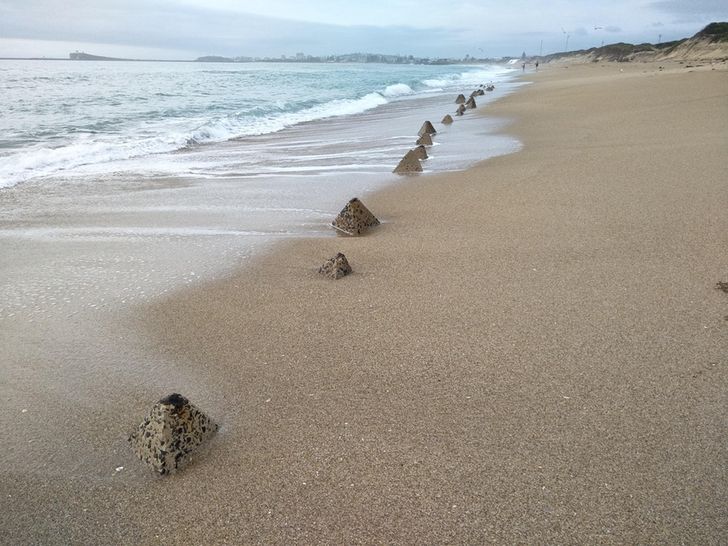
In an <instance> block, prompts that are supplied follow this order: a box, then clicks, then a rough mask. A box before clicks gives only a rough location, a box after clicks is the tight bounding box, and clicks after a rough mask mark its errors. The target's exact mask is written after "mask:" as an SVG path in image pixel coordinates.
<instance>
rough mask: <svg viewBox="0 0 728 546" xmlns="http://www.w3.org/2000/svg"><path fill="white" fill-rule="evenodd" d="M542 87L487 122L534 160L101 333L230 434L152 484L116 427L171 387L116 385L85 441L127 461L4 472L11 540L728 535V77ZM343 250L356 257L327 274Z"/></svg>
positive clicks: (454, 184)
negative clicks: (344, 272) (166, 369)
mask: <svg viewBox="0 0 728 546" xmlns="http://www.w3.org/2000/svg"><path fill="white" fill-rule="evenodd" d="M622 70H624V71H622ZM528 77H529V79H534V80H535V83H533V84H532V85H529V86H528V87H526V88H525V89H523V90H522V91H520V92H518V93H516V94H515V95H512V96H510V97H508V98H507V99H505V100H503V101H500V102H499V103H497V104H495V105H494V106H492V107H489V108H488V109H487V112H486V113H487V114H488V115H498V116H503V117H508V118H511V119H513V120H514V122H513V124H512V125H511V126H510V127H509V128H508V129H507V130H508V132H512V133H514V134H516V135H517V136H518V137H519V138H521V139H522V141H523V144H524V149H523V150H522V151H521V152H519V153H516V154H512V155H509V156H504V157H499V158H496V159H491V160H488V161H486V162H484V163H482V164H480V165H478V166H476V167H475V168H472V169H470V170H468V171H466V172H460V173H452V174H448V175H443V176H418V177H412V178H406V179H403V181H402V182H401V183H400V184H398V185H397V186H395V187H392V188H391V189H388V190H386V191H383V192H380V193H377V194H375V195H366V196H360V197H362V199H363V201H364V203H365V204H366V205H367V206H368V207H369V209H370V210H372V211H373V212H374V213H375V214H376V215H377V216H378V217H379V218H380V219H381V220H382V221H383V224H382V225H381V226H379V227H378V228H376V229H375V230H374V231H373V232H371V234H369V235H367V236H366V237H361V238H347V237H337V238H333V237H332V238H329V239H313V240H297V241H293V242H290V243H286V244H283V245H280V246H278V247H277V249H276V251H275V252H273V253H270V254H268V255H266V256H264V257H262V258H261V259H259V260H257V261H256V263H255V264H254V265H253V266H251V267H247V268H246V269H245V270H243V271H241V272H240V273H239V274H237V275H235V276H233V277H231V278H229V279H225V280H222V281H219V282H215V283H213V284H208V285H205V286H204V287H202V288H194V289H191V290H187V291H184V292H181V293H177V294H175V296H174V297H172V298H169V299H167V300H165V301H162V302H159V303H158V304H156V305H154V306H151V307H149V308H145V309H141V310H140V312H139V314H138V315H137V316H136V318H134V319H133V320H131V321H130V319H129V318H128V317H121V318H119V320H118V321H117V322H116V323H114V324H112V325H108V326H106V327H104V331H106V332H107V335H108V336H109V337H111V335H112V333H113V335H114V336H119V337H122V334H123V337H124V341H120V342H119V343H118V347H119V352H120V353H122V355H123V352H124V344H125V343H127V342H128V340H130V339H138V341H137V343H140V344H141V348H142V350H144V351H145V352H146V353H147V355H148V359H149V363H150V368H154V367H155V366H159V365H161V364H159V363H160V362H164V363H173V366H174V367H171V368H170V369H172V370H174V373H172V374H170V377H169V382H168V384H164V385H162V387H163V388H168V389H170V390H172V389H174V390H178V391H179V392H182V394H184V395H186V396H188V397H190V399H191V400H192V401H193V402H194V403H196V404H197V405H198V406H200V407H201V408H202V409H204V410H207V412H208V413H209V414H210V415H211V416H212V417H213V418H214V419H215V420H217V421H218V422H219V423H220V424H221V426H222V428H221V431H220V433H219V434H218V435H217V436H216V437H215V438H214V440H213V441H212V442H211V443H210V445H209V447H208V448H207V449H206V450H205V451H204V452H202V453H200V455H199V456H198V457H196V458H195V459H194V460H193V461H192V464H191V465H190V466H188V468H186V469H185V470H184V472H181V473H179V474H177V475H174V476H171V477H167V478H154V477H153V476H152V475H151V474H149V473H148V472H147V470H146V469H144V468H142V467H141V464H140V463H139V462H138V461H136V460H134V458H133V456H132V454H131V451H130V450H128V449H127V448H126V446H125V444H124V438H123V436H124V434H125V433H127V432H129V431H131V430H132V429H133V427H134V426H135V425H136V424H137V422H138V421H140V420H141V418H142V416H143V415H144V412H145V411H146V409H148V407H150V406H151V404H152V403H153V402H154V401H155V400H156V399H158V398H161V397H162V396H164V395H166V394H169V393H168V392H166V390H165V391H161V390H160V385H158V384H150V385H145V383H144V378H143V377H142V378H136V380H137V383H138V385H139V387H138V388H137V389H136V390H135V391H133V392H131V391H132V389H130V387H129V385H128V384H126V385H120V386H119V388H118V389H115V388H114V385H111V386H110V387H109V389H108V391H105V392H107V394H108V396H109V403H108V404H106V405H104V406H103V407H90V408H87V410H88V412H89V413H90V414H91V417H88V418H87V419H86V425H87V426H88V427H90V431H91V432H89V433H88V438H84V440H83V441H84V442H85V443H86V445H87V446H89V447H88V449H89V451H93V452H95V453H97V454H98V453H101V455H98V456H97V458H98V459H99V461H100V462H99V463H98V464H100V465H101V464H107V465H108V466H109V468H108V473H107V474H108V475H107V476H106V477H104V478H102V477H99V476H97V475H94V476H92V477H89V476H88V475H87V473H85V472H79V471H76V472H75V473H74V472H69V473H67V474H65V475H64V474H63V473H58V474H55V475H52V476H49V475H44V473H43V472H19V471H17V470H14V469H7V468H6V469H4V470H3V474H2V476H3V477H2V479H3V481H4V482H5V483H4V484H3V487H2V488H1V489H2V496H3V499H2V501H0V502H2V503H3V504H2V505H0V509H2V512H0V514H1V515H0V523H1V529H2V530H3V536H4V537H5V538H4V539H3V540H9V543H13V544H19V543H32V542H38V543H71V542H76V543H89V544H91V543H93V544H100V543H117V544H119V543H157V542H167V543H170V542H175V543H193V544H219V543H279V544H291V543H300V544H314V543H335V544H348V543H393V544H423V543H489V542H492V543H534V544H540V543H580V544H593V543H608V544H623V543H672V544H677V543H690V544H717V543H720V542H723V541H725V540H726V536H728V476H727V475H726V474H727V470H726V469H727V468H728V322H726V320H725V318H724V317H725V316H726V315H728V295H726V294H724V293H723V292H721V291H719V290H716V289H715V285H716V283H717V282H718V281H728V253H727V252H726V249H728V213H727V212H726V211H728V191H726V190H728V181H727V178H726V157H727V152H728V71H726V70H725V67H724V66H721V67H719V69H718V70H715V71H713V70H710V67H704V68H702V69H700V70H695V71H693V70H688V69H685V68H683V67H681V66H679V65H675V66H673V67H670V68H669V69H668V70H665V71H662V72H661V71H658V70H657V68H656V67H655V66H651V65H588V66H580V67H579V66H570V67H568V68H562V67H554V68H549V69H547V70H544V71H542V72H541V73H539V74H538V75H536V76H533V77H531V75H528ZM448 109H451V105H450V104H446V105H443V113H446V112H447V111H448ZM468 115H475V113H470V114H468ZM452 127H453V130H456V128H457V122H456V123H455V124H454V125H453V126H452ZM352 197H353V196H352ZM342 206H343V203H342ZM338 251H341V252H344V253H345V254H346V256H347V257H348V259H349V261H350V263H351V265H352V267H353V268H354V273H353V274H352V275H350V276H348V277H345V278H344V279H341V280H338V281H330V280H327V279H324V278H323V277H321V276H319V275H318V274H317V268H318V266H319V265H320V264H321V263H323V262H324V260H325V259H327V258H329V257H330V256H333V255H334V254H335V253H336V252H338ZM107 341H108V340H107ZM67 350H68V349H67ZM59 351H61V349H59ZM99 352H100V353H103V351H102V350H101V349H99ZM110 383H111V381H110ZM81 385H83V383H81ZM124 400H127V401H128V402H129V403H128V404H126V403H124V402H123V401H124ZM40 403H41V404H47V403H50V402H49V401H44V400H41V401H40ZM58 426H59V427H61V430H62V431H74V430H75V429H74V426H73V424H70V423H68V422H64V419H62V418H59V419H58ZM63 427H66V428H63ZM73 435H74V434H73V433H71V432H68V436H69V439H68V443H69V444H71V445H75V444H73V442H74V438H73ZM4 442H5V443H6V449H10V451H11V452H12V450H13V449H14V448H16V447H17V446H14V445H13V442H14V440H13V439H12V438H10V437H6V438H4ZM82 443H83V442H81V443H79V445H81V444H82ZM109 446H112V447H113V457H112V456H111V455H108V456H107V455H106V453H107V452H110V451H111V448H110V447H109ZM75 456H76V457H77V458H78V459H79V460H82V459H83V458H84V457H85V456H86V455H85V454H84V451H83V449H82V448H81V447H78V448H77V449H76V452H75ZM59 464H60V466H61V467H63V466H64V464H65V465H66V466H68V464H69V463H67V462H65V463H64V462H61V463H59ZM113 464H121V465H123V466H124V467H125V470H123V471H121V472H117V473H115V472H114V471H113V468H112V465H113ZM80 466H81V468H82V467H83V465H80ZM76 468H78V465H77V467H76ZM104 472H106V471H105V470H104ZM0 541H2V540H0Z"/></svg>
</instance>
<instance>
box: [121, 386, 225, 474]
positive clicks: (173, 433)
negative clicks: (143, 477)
mask: <svg viewBox="0 0 728 546" xmlns="http://www.w3.org/2000/svg"><path fill="white" fill-rule="evenodd" d="M217 429H218V426H217V425H216V424H215V423H213V422H212V421H211V420H210V418H209V417H208V416H207V415H205V414H204V413H203V412H202V411H201V410H200V409H199V408H197V407H196V406H195V405H193V404H191V403H190V401H189V400H187V398H185V397H184V396H182V395H180V394H177V393H174V394H170V395H169V396H167V397H166V398H162V399H161V400H160V401H159V402H157V403H156V404H155V405H154V406H153V407H152V410H151V411H150V412H149V415H147V417H146V418H145V419H144V421H142V423H141V424H140V425H139V426H138V427H137V429H136V430H135V431H134V432H132V433H131V434H130V435H129V443H130V444H131V448H132V450H133V451H134V453H135V454H136V455H137V457H139V458H140V459H141V460H142V462H144V463H146V464H147V465H148V466H149V467H151V468H152V469H153V470H154V471H155V472H159V473H160V474H169V473H171V472H174V471H176V470H177V469H178V468H179V467H180V466H182V464H183V463H184V460H185V458H186V456H187V455H189V454H190V453H192V452H193V451H194V450H195V449H197V448H198V447H199V446H200V445H201V444H203V443H204V442H205V441H206V440H207V439H208V438H210V436H212V435H213V434H215V432H217Z"/></svg>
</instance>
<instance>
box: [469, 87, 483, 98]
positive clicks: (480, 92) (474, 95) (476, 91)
mask: <svg viewBox="0 0 728 546" xmlns="http://www.w3.org/2000/svg"><path fill="white" fill-rule="evenodd" d="M481 95H485V91H483V90H482V89H476V90H475V91H473V92H472V93H470V96H471V97H478V96H481Z"/></svg>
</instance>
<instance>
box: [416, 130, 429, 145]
mask: <svg viewBox="0 0 728 546" xmlns="http://www.w3.org/2000/svg"><path fill="white" fill-rule="evenodd" d="M415 144H417V145H418V146H420V145H424V146H432V137H431V136H430V135H429V134H427V133H425V134H424V135H422V136H421V137H420V138H418V139H417V142H415Z"/></svg>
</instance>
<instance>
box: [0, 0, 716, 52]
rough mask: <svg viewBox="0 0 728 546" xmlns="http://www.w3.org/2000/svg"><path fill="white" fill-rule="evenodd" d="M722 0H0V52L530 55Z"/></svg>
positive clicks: (610, 38)
mask: <svg viewBox="0 0 728 546" xmlns="http://www.w3.org/2000/svg"><path fill="white" fill-rule="evenodd" d="M726 20H728V4H727V3H726V2H724V1H722V0H691V1H684V0H639V1H632V0H613V1H610V2H605V1H599V2H597V1H593V0H582V1H578V0H551V1H532V0H531V1H527V0H510V1H508V2H492V1H474V0H451V1H449V2H447V3H445V2H442V1H440V0H417V1H415V0H390V1H387V2H385V1H382V0H369V1H368V2H362V3H360V2H344V1H342V0H338V1H335V0H320V1H318V2H305V1H298V2H296V1H295V0H278V1H267V2H263V1H262V0H241V1H234V0H157V1H146V2H145V1H143V0H98V1H94V2H87V1H86V0H84V1H82V0H66V1H65V2H60V1H59V0H0V57H43V56H46V57H66V56H68V53H69V52H71V51H75V50H81V51H86V52H88V53H93V54H95V55H103V56H111V57H126V58H140V59H141V58H166V59H194V58H197V57H200V56H204V55H222V56H228V57H236V56H247V57H265V56H267V57H280V56H281V55H286V56H289V57H293V56H295V55H296V54H297V53H300V52H303V53H305V54H307V55H314V56H320V55H335V54H345V53H354V52H370V53H381V54H392V55H397V54H399V55H414V56H417V57H430V58H443V57H449V58H464V57H465V56H466V55H470V56H473V57H503V56H517V55H520V54H521V52H523V51H525V52H526V53H527V54H528V55H537V54H539V53H540V52H541V51H542V52H543V54H548V53H553V52H558V51H563V50H565V49H566V48H567V44H568V49H570V50H573V49H584V48H589V47H594V46H599V45H601V44H602V43H613V42H631V43H641V42H653V43H654V42H657V41H663V42H664V41H670V40H675V39H679V38H685V37H689V36H691V35H692V34H694V33H695V32H697V31H698V30H700V29H701V28H702V27H703V26H705V25H706V24H708V23H710V22H712V21H726Z"/></svg>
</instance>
